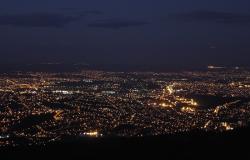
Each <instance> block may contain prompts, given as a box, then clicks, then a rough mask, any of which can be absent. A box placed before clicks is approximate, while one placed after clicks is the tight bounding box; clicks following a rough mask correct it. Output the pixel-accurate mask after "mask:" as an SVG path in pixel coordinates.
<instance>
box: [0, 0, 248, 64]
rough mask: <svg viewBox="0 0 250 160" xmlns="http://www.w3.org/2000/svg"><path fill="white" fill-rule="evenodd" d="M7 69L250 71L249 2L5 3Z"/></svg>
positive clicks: (2, 26)
mask: <svg viewBox="0 0 250 160" xmlns="http://www.w3.org/2000/svg"><path fill="white" fill-rule="evenodd" d="M0 7H1V9H0V45H1V46H0V53H1V58H0V63H1V64H4V63H8V64H15V63H23V64H24V63H34V64H36V63H48V62H59V63H87V64H90V65H92V64H94V65H124V66H136V65H140V66H143V65H145V66H152V67H153V66H161V67H163V68H167V67H179V66H183V67H185V66H189V67H190V66H192V67H201V66H206V65H209V64H213V65H227V66H247V65H250V63H249V60H250V1H249V0H206V1H204V0H203V1H202V0H123V1H121V0H120V1H119V0H40V1H34V0H11V1H10V0H1V1H0Z"/></svg>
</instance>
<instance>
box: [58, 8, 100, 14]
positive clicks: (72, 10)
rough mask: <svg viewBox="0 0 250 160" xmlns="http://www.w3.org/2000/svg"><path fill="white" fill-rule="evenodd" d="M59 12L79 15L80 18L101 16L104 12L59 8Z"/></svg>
mask: <svg viewBox="0 0 250 160" xmlns="http://www.w3.org/2000/svg"><path fill="white" fill-rule="evenodd" d="M60 10H62V11H64V12H67V13H72V14H79V15H82V16H88V15H102V14H104V12H102V11H99V10H87V11H86V10H83V9H81V8H60Z"/></svg>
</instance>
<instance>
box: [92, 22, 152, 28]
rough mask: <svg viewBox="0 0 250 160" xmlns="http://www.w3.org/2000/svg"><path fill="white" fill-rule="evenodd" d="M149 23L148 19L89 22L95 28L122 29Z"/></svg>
mask: <svg viewBox="0 0 250 160" xmlns="http://www.w3.org/2000/svg"><path fill="white" fill-rule="evenodd" d="M147 24H149V22H146V21H131V20H103V21H98V22H94V23H90V24H88V26H89V27H94V28H110V29H121V28H128V27H139V26H144V25H147Z"/></svg>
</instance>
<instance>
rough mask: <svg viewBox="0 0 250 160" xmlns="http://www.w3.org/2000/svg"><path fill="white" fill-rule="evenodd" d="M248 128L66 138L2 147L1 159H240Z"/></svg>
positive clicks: (244, 152)
mask: <svg viewBox="0 0 250 160" xmlns="http://www.w3.org/2000/svg"><path fill="white" fill-rule="evenodd" d="M249 136H250V128H247V129H240V130H235V131H232V132H227V133H205V132H199V131H197V132H192V133H184V134H177V135H169V136H158V137H143V138H111V137H110V138H101V139H91V138H90V139H88V138H87V139H80V138H65V141H64V142H63V143H54V144H49V145H48V146H32V147H28V146H20V147H16V148H2V149H1V151H0V152H1V154H0V157H1V159H4V160H7V159H51V158H53V159H107V158H108V159H134V158H135V157H136V158H138V159H142V158H152V159H162V158H163V159H183V158H184V159H185V158H192V159H205V158H206V159H207V158H209V159H225V158H230V159H231V158H234V159H243V158H246V159H248V158H250V150H249V144H250V137H249Z"/></svg>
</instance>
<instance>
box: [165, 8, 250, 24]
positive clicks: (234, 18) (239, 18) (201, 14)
mask: <svg viewBox="0 0 250 160" xmlns="http://www.w3.org/2000/svg"><path fill="white" fill-rule="evenodd" d="M169 17H170V18H173V19H177V20H185V21H208V22H215V23H224V24H250V14H244V13H233V12H232V13H231V12H219V11H193V12H189V13H181V14H170V16H169Z"/></svg>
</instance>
